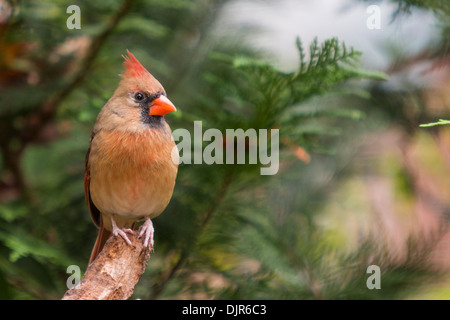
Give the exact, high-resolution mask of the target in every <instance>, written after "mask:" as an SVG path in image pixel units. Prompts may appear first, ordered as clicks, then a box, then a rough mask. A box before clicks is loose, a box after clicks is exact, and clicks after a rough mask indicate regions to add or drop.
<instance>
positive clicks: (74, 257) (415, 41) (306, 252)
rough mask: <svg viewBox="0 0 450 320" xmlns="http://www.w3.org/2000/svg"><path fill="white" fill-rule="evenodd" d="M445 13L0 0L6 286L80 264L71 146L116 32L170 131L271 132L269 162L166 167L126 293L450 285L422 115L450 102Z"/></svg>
mask: <svg viewBox="0 0 450 320" xmlns="http://www.w3.org/2000/svg"><path fill="white" fill-rule="evenodd" d="M331 3H333V4H331ZM374 4H375V5H377V6H378V8H379V9H380V14H381V25H380V29H370V28H368V27H367V23H366V22H367V19H369V18H370V17H371V14H373V13H372V11H371V12H370V13H368V11H367V8H368V7H369V6H370V5H374ZM69 5H78V6H79V8H80V10H81V28H80V29H69V28H67V26H66V21H67V19H68V18H69V17H71V15H72V13H67V12H66V10H67V7H68V6H69ZM449 21H450V5H449V2H448V1H446V0H436V1H412V0H411V1H357V0H352V1H331V2H330V1H301V0H297V1H294V0H283V1H275V0H273V1H271V0H266V1H238V0H235V1H226V0H221V1H219V0H217V1H213V0H195V1H184V0H164V1H163V0H152V1H142V0H135V1H132V0H124V1H116V0H107V1H101V2H95V1H72V2H68V1H62V0H58V1H48V0H43V1H19V0H16V1H14V0H11V1H7V0H0V148H1V160H0V161H1V162H0V165H1V171H0V298H2V299H59V298H61V297H62V295H63V294H64V292H65V291H66V290H67V287H66V280H67V278H68V277H69V276H70V274H68V273H67V272H66V270H67V267H68V266H69V265H78V266H80V268H81V270H85V269H86V265H87V262H88V259H89V255H90V251H91V249H92V246H93V244H94V242H95V238H96V234H97V229H96V228H95V227H94V225H93V224H92V223H91V220H90V217H89V213H88V210H87V208H86V206H85V202H84V191H83V177H84V157H85V153H86V150H87V148H88V144H89V135H90V130H91V128H92V126H93V124H94V122H95V119H96V116H97V114H98V112H99V111H100V109H101V107H102V106H103V105H104V104H105V102H106V101H107V100H108V99H109V97H110V96H111V95H112V93H113V91H114V90H115V88H116V86H117V84H118V82H119V80H120V78H119V76H118V75H119V74H120V73H121V72H122V62H123V58H122V55H123V54H125V53H126V50H127V49H128V50H130V51H131V52H132V53H133V54H134V55H135V56H136V57H137V58H138V59H139V60H140V61H141V63H142V64H143V65H144V66H146V67H147V68H148V69H149V70H150V72H151V73H152V74H153V75H154V76H155V77H156V78H157V79H159V80H160V82H161V83H162V84H163V86H164V87H165V89H166V91H167V94H168V97H169V98H170V99H171V101H172V102H174V104H175V105H176V106H177V109H178V111H177V112H176V113H173V114H170V115H169V116H167V118H168V122H169V124H170V126H171V128H172V130H175V129H178V128H185V129H187V130H189V131H191V132H192V131H193V121H202V124H203V130H204V131H205V130H206V129H207V128H218V129H220V130H221V131H222V132H225V129H227V128H230V129H235V128H243V129H244V130H245V129H248V128H255V129H271V128H277V129H280V170H279V172H278V173H277V174H276V175H273V176H262V175H260V171H259V170H260V165H206V164H202V165H194V164H182V165H180V168H179V174H178V177H177V184H176V187H175V192H174V196H173V198H172V201H171V203H170V205H169V207H168V208H167V209H166V211H165V212H164V213H163V214H162V215H161V216H160V217H158V218H156V219H155V220H154V221H153V222H154V225H155V230H156V231H155V232H156V233H155V253H154V254H153V255H152V257H151V259H150V263H149V265H148V268H147V270H146V273H145V274H144V276H143V277H142V278H141V280H140V282H139V283H138V285H137V287H136V289H135V293H134V295H133V298H141V299H448V298H449V297H450V279H449V278H448V274H447V270H448V268H449V266H450V260H449V259H450V255H449V251H450V243H449V241H450V240H449V233H448V225H447V221H448V214H449V210H450V202H449V200H448V196H447V195H448V192H449V191H450V178H449V175H448V174H447V173H448V170H449V167H450V130H449V129H448V127H447V126H435V127H427V128H423V127H419V125H420V124H424V123H429V122H434V121H437V120H438V119H440V118H443V119H450V114H449V107H450V94H449V92H450V90H449V89H450V73H449V70H450V53H449V44H450V23H449ZM207 144H208V143H205V145H207ZM370 265H378V266H379V267H380V270H381V289H379V290H377V289H374V290H369V289H368V288H367V285H366V281H367V279H368V278H369V276H370V275H371V274H370V273H367V268H368V266H370Z"/></svg>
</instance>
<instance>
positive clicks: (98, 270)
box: [62, 232, 150, 300]
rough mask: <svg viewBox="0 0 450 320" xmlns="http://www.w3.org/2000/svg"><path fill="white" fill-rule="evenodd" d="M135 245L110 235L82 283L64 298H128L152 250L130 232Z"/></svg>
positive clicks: (69, 291)
mask: <svg viewBox="0 0 450 320" xmlns="http://www.w3.org/2000/svg"><path fill="white" fill-rule="evenodd" d="M128 237H129V239H130V240H131V242H132V243H133V245H134V247H132V246H130V245H128V244H127V243H126V242H125V241H124V240H123V239H122V238H121V237H111V238H109V239H108V241H107V242H106V243H105V246H104V248H103V249H102V251H101V252H100V254H99V255H98V257H97V258H96V259H95V260H94V262H92V263H91V264H90V265H89V266H88V268H87V270H86V272H85V274H84V276H83V278H82V279H81V281H80V283H79V284H78V285H77V286H75V287H74V288H72V289H69V290H68V291H67V292H66V293H65V294H64V297H63V298H62V300H126V299H128V298H129V297H130V296H131V295H132V294H133V291H134V287H135V285H136V284H137V282H138V281H139V279H140V277H141V276H142V274H143V273H144V271H145V268H146V267H147V264H148V261H149V259H150V249H149V248H144V246H143V244H142V239H138V237H137V235H136V232H135V234H130V235H128Z"/></svg>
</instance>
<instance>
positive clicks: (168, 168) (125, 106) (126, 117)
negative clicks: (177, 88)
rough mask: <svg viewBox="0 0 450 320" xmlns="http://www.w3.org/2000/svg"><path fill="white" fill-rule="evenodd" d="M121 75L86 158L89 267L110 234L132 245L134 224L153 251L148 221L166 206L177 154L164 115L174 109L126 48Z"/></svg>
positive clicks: (91, 140) (100, 116)
mask: <svg viewBox="0 0 450 320" xmlns="http://www.w3.org/2000/svg"><path fill="white" fill-rule="evenodd" d="M122 57H123V58H124V60H125V61H124V62H123V65H124V72H123V74H121V75H120V76H121V81H120V82H119V85H118V87H117V89H116V90H115V91H114V93H113V95H112V96H111V98H110V99H109V100H108V101H107V102H106V104H105V105H104V106H103V107H102V109H101V110H100V112H99V114H98V116H97V119H96V122H95V124H94V127H93V129H92V132H91V136H90V144H89V147H88V150H87V153H86V158H85V174H84V194H85V201H86V205H87V207H88V209H89V213H90V216H91V219H92V221H93V222H94V224H95V225H96V226H97V227H98V228H99V232H98V236H97V239H96V242H95V245H94V247H93V249H92V253H91V256H90V259H89V264H90V263H92V262H93V261H94V260H95V258H96V257H97V256H98V254H99V253H100V251H101V250H102V248H103V246H104V244H105V242H106V241H107V240H108V239H109V237H111V236H120V237H122V238H123V240H124V241H125V242H126V243H128V244H129V245H132V243H131V241H130V239H129V238H128V236H127V234H131V233H134V230H133V229H134V227H135V224H136V222H138V221H142V220H143V221H144V222H143V224H142V225H141V227H140V229H139V230H138V232H139V234H138V238H143V245H144V247H148V246H150V249H151V250H153V245H154V240H153V236H154V227H153V223H152V220H151V219H153V218H155V217H157V216H159V215H160V214H161V213H162V212H163V211H164V210H165V209H166V207H167V206H168V204H169V202H170V200H171V198H172V195H173V191H174V187H175V180H176V176H177V172H178V162H179V156H178V153H177V150H176V145H175V142H174V139H173V137H172V132H171V129H170V126H169V124H168V123H167V122H166V120H165V115H167V114H168V113H171V112H173V111H176V108H175V105H174V104H173V103H172V102H171V101H170V100H169V99H168V98H167V94H166V91H165V90H164V88H163V86H162V85H161V83H160V82H159V81H158V80H157V79H155V77H153V75H152V74H151V73H150V72H149V71H148V70H147V69H145V68H144V66H143V65H142V64H141V63H140V62H139V61H138V60H137V59H136V57H135V56H134V55H133V54H132V53H131V52H130V51H129V50H127V56H122Z"/></svg>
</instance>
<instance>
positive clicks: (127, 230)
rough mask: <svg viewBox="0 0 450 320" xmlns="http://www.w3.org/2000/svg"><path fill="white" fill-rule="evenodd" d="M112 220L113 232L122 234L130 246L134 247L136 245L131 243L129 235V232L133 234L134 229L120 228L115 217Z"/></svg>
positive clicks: (116, 234) (115, 234) (118, 234)
mask: <svg viewBox="0 0 450 320" xmlns="http://www.w3.org/2000/svg"><path fill="white" fill-rule="evenodd" d="M111 221H112V228H113V229H112V233H113V235H114V236H121V237H122V239H123V240H125V242H126V243H128V244H129V245H130V246H132V247H134V245H133V244H132V243H131V241H130V239H129V238H128V237H127V233H129V234H133V233H134V231H133V230H131V229H128V228H124V229H120V228H119V227H118V226H117V224H116V222H115V221H114V219H111Z"/></svg>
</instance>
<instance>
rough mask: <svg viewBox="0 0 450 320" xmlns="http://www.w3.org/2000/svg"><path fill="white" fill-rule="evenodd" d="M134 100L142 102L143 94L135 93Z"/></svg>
mask: <svg viewBox="0 0 450 320" xmlns="http://www.w3.org/2000/svg"><path fill="white" fill-rule="evenodd" d="M134 98H135V99H136V100H137V101H142V100H144V98H145V96H144V94H143V93H140V92H138V93H136V94H135V95H134Z"/></svg>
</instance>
